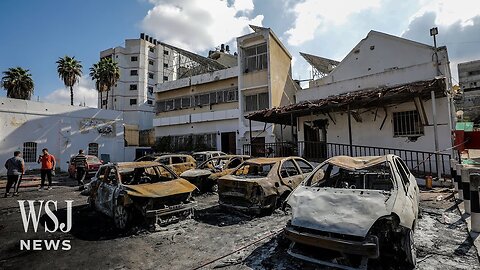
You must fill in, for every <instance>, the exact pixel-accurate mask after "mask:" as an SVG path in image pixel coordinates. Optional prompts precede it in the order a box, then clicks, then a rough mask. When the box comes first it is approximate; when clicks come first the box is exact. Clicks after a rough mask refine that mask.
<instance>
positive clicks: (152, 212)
mask: <svg viewBox="0 0 480 270" xmlns="http://www.w3.org/2000/svg"><path fill="white" fill-rule="evenodd" d="M195 189H196V187H195V186H194V185H192V184H191V183H190V182H188V181H187V180H185V179H182V178H179V177H178V176H177V175H176V174H175V173H174V172H173V171H172V170H171V169H170V168H168V167H167V166H165V165H163V164H159V163H157V162H151V161H143V162H122V163H113V164H107V165H103V166H102V167H100V169H99V171H98V172H97V174H96V176H95V178H93V181H92V182H90V184H89V187H88V190H89V198H88V203H89V205H90V206H91V207H93V208H95V209H96V210H98V211H100V212H102V213H104V214H106V215H107V216H109V217H111V218H113V221H114V225H115V227H116V228H118V229H125V228H127V227H128V225H129V224H130V222H131V221H132V220H133V218H134V217H140V218H143V220H144V221H145V222H146V223H147V224H148V225H154V224H155V223H157V224H159V225H166V224H169V223H172V222H175V221H178V220H180V219H183V218H186V217H188V216H191V214H192V213H193V207H194V206H195V205H196V204H195V202H194V201H193V200H192V198H191V194H192V192H193V191H194V190H195Z"/></svg>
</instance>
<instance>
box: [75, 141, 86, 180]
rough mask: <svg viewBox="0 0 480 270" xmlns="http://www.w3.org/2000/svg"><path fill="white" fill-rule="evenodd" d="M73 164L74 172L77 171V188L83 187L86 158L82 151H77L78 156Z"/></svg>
mask: <svg viewBox="0 0 480 270" xmlns="http://www.w3.org/2000/svg"><path fill="white" fill-rule="evenodd" d="M73 163H74V164H75V170H76V171H77V175H76V178H77V181H78V185H79V186H83V180H85V175H86V174H87V157H86V156H85V154H84V153H83V150H81V149H80V150H78V155H76V156H75V158H74V159H73Z"/></svg>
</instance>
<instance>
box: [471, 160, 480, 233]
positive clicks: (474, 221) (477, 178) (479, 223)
mask: <svg viewBox="0 0 480 270" xmlns="http://www.w3.org/2000/svg"><path fill="white" fill-rule="evenodd" d="M479 185H480V168H478V169H477V170H476V171H475V172H473V173H471V174H470V206H471V207H470V208H471V209H470V210H471V214H470V215H471V216H470V217H471V230H472V231H473V232H477V233H480V200H479V193H478V186H479Z"/></svg>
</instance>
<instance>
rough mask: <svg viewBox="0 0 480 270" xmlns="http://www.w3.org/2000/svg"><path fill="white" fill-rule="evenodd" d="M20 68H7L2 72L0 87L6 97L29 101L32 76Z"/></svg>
mask: <svg viewBox="0 0 480 270" xmlns="http://www.w3.org/2000/svg"><path fill="white" fill-rule="evenodd" d="M29 72H30V71H29V70H28V69H23V68H21V67H16V68H9V69H8V70H7V71H4V72H3V77H2V82H1V85H2V87H3V88H5V90H7V97H9V98H17V99H25V100H30V99H31V98H32V94H33V87H34V86H33V80H32V74H30V73H29Z"/></svg>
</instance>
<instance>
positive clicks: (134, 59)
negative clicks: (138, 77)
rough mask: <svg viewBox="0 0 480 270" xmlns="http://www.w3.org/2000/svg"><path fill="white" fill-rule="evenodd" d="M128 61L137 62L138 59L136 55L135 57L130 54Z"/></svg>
mask: <svg viewBox="0 0 480 270" xmlns="http://www.w3.org/2000/svg"><path fill="white" fill-rule="evenodd" d="M130 61H132V62H137V61H138V57H136V56H131V57H130Z"/></svg>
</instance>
